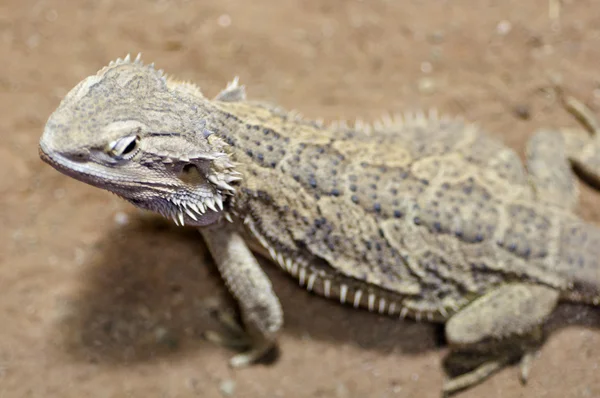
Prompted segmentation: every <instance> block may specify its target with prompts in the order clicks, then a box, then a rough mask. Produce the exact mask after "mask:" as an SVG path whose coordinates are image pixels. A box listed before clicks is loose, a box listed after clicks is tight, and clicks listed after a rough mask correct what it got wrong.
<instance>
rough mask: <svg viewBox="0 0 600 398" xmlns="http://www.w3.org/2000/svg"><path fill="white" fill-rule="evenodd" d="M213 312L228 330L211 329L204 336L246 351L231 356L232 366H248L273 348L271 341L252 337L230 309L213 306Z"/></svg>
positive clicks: (228, 346) (219, 343) (209, 339)
mask: <svg viewBox="0 0 600 398" xmlns="http://www.w3.org/2000/svg"><path fill="white" fill-rule="evenodd" d="M211 314H212V315H213V316H214V317H215V318H216V319H217V320H218V321H219V323H220V324H221V325H223V327H225V329H227V332H217V331H214V330H209V331H206V332H204V335H203V337H204V338H205V339H206V340H207V341H210V342H211V343H214V344H217V345H219V346H222V347H226V348H229V349H235V350H244V352H242V353H240V354H237V355H234V356H233V357H231V359H230V360H229V365H230V366H231V367H233V368H241V367H245V366H248V365H250V364H252V363H254V362H256V361H258V360H261V359H263V358H264V357H265V355H266V354H267V353H268V352H269V351H270V350H271V349H272V348H273V343H272V342H271V341H268V340H264V339H263V340H259V341H257V339H254V338H252V336H251V335H250V334H248V333H247V332H246V331H245V330H244V328H243V326H242V325H241V323H240V322H239V321H238V320H237V319H236V317H235V315H234V314H232V313H231V312H230V311H227V310H223V309H217V308H213V309H212V311H211Z"/></svg>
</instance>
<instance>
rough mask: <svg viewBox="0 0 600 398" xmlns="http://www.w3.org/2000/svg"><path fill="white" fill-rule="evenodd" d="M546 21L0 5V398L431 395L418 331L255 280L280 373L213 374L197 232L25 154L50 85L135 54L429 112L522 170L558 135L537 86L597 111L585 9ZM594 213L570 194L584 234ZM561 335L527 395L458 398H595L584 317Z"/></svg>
mask: <svg viewBox="0 0 600 398" xmlns="http://www.w3.org/2000/svg"><path fill="white" fill-rule="evenodd" d="M557 16H558V18H557V19H554V20H553V19H552V18H551V16H550V14H549V2H548V0H529V1H522V0H512V1H501V0H485V1H483V0H482V1H476V0H454V1H444V0H435V1H434V0H421V1H417V0H403V1H344V0H327V1H317V0H314V1H301V0H293V1H287V0H286V1H266V0H260V1H252V2H250V1H233V0H211V1H179V2H169V1H140V0H132V1H127V2H125V1H123V2H118V1H110V0H109V1H91V0H86V1H72V2H67V1H63V2H60V1H52V0H46V1H34V0H25V1H24V0H2V1H0V57H1V59H2V62H0V115H1V117H0V181H1V183H0V209H1V210H0V224H1V227H0V397H11V398H12V397H124V396H131V397H192V396H196V397H218V396H221V395H223V394H233V396H237V397H396V396H397V397H437V396H438V389H439V388H440V385H441V382H442V380H443V374H442V371H441V368H440V362H441V360H442V358H443V357H444V355H445V352H446V350H445V348H444V347H443V346H441V345H440V344H439V343H438V341H439V333H437V332H436V330H437V329H436V328H435V327H433V326H431V325H427V324H417V323H413V322H408V321H406V322H399V321H396V320H393V319H387V318H381V317H378V316H375V315H371V314H367V313H363V312H358V313H357V312H354V311H352V310H351V309H349V308H343V307H340V306H338V305H336V303H334V302H327V301H325V300H323V299H319V298H317V297H315V296H311V295H310V294H307V293H305V292H303V291H302V290H300V289H297V288H296V286H295V283H294V282H292V281H290V280H289V279H288V278H287V277H285V276H282V275H281V274H280V273H279V272H278V271H277V270H275V269H274V267H269V269H270V270H272V271H271V272H270V275H271V276H272V279H273V281H274V284H275V286H276V290H277V293H278V294H279V295H280V297H281V299H282V302H283V305H284V308H285V310H286V317H287V318H286V321H287V323H286V327H285V331H284V333H283V335H282V336H281V345H280V348H281V350H280V351H281V355H280V357H279V360H278V361H277V362H275V363H274V364H273V365H271V366H264V365H260V366H256V367H254V368H251V369H247V370H243V371H232V370H230V369H229V368H228V367H227V364H226V361H227V359H228V357H229V355H230V354H231V353H230V352H228V351H226V350H224V349H221V348H218V347H214V346H213V345H211V344H209V343H207V342H204V341H203V340H202V339H201V338H200V334H201V332H202V331H204V330H207V329H210V328H213V327H215V326H216V325H215V323H214V321H212V320H211V318H210V317H209V315H208V313H207V311H206V309H205V308H206V303H207V302H209V301H210V300H212V299H213V298H215V297H216V298H224V297H226V294H225V292H224V288H223V286H222V284H221V282H220V280H219V278H218V276H217V274H216V271H215V270H214V268H213V266H212V263H211V262H210V260H209V259H208V258H207V255H206V250H205V248H204V245H203V244H202V243H201V242H200V239H199V236H198V235H197V234H196V233H195V232H194V231H182V230H179V229H176V228H175V227H173V226H170V225H168V224H161V223H156V222H151V221H148V220H143V219H142V218H141V217H140V216H139V215H138V214H137V213H136V212H135V211H133V209H132V208H131V207H130V206H129V205H127V204H125V203H123V202H121V201H120V200H118V199H117V198H116V197H114V196H112V195H109V194H108V193H106V192H102V191H100V190H98V189H95V188H92V187H88V186H85V185H83V184H81V183H78V182H76V181H74V180H70V179H68V178H66V177H63V176H62V175H60V174H58V173H57V172H55V171H54V170H52V169H51V168H50V167H48V166H46V165H44V164H42V163H41V161H40V160H39V159H38V156H37V148H36V146H37V142H38V139H39V136H40V134H41V132H42V128H43V125H44V123H45V121H46V118H47V117H48V115H49V114H50V112H51V111H52V110H53V108H54V107H55V106H56V105H57V104H58V102H59V99H60V98H61V97H62V96H63V95H64V94H65V93H66V92H67V90H68V89H70V88H71V87H72V86H74V85H75V84H76V83H77V82H78V81H79V80H80V79H82V78H83V77H85V76H87V75H89V74H92V73H95V71H96V70H97V69H98V68H100V67H101V66H103V65H104V64H106V63H107V62H108V61H109V60H111V59H113V58H116V57H118V56H123V55H125V54H126V53H127V52H133V53H137V52H138V51H142V52H143V53H144V59H145V60H147V61H155V62H156V63H157V64H158V66H160V67H162V68H164V69H166V70H167V71H169V72H170V73H172V74H175V75H178V76H180V77H182V78H187V79H190V80H193V81H196V82H198V83H199V84H200V85H201V86H202V88H203V90H204V91H205V92H206V93H207V94H210V95H213V94H215V93H216V92H217V90H218V89H220V88H221V87H223V86H224V84H225V82H226V81H227V80H229V79H230V78H231V77H233V76H234V75H236V74H238V75H240V77H241V81H242V82H244V83H246V84H247V86H248V91H249V95H251V96H252V97H255V98H263V99H268V100H273V101H277V102H280V103H281V104H283V105H285V106H287V107H293V108H296V109H298V110H300V111H302V112H304V113H305V114H307V115H309V116H313V117H319V116H323V117H326V118H328V119H333V118H336V117H350V118H352V117H355V116H357V115H362V116H364V117H366V118H372V117H377V116H379V115H380V114H381V113H382V112H384V111H398V110H402V109H404V108H413V109H414V108H416V107H420V106H423V107H430V106H437V107H439V108H440V109H442V110H443V111H446V112H449V113H453V114H457V113H462V114H464V115H466V117H467V118H469V119H472V120H477V121H479V122H480V124H481V125H482V126H484V128H486V129H487V130H489V131H491V132H492V133H493V134H497V135H499V136H502V137H503V138H504V139H505V141H506V142H507V143H508V144H509V145H511V146H514V147H516V148H518V149H519V150H520V151H521V153H522V148H523V144H524V142H525V140H526V139H527V137H528V136H529V135H530V134H531V133H532V132H533V131H534V130H535V129H536V128H539V127H541V126H558V125H575V122H574V121H573V120H572V119H571V118H570V117H569V116H568V114H567V113H566V112H564V111H563V110H562V109H561V108H560V107H559V106H558V105H557V104H556V102H555V101H554V99H553V97H552V96H551V95H549V94H548V91H547V90H546V88H547V87H548V76H549V75H550V74H560V75H562V77H563V79H564V81H565V86H566V88H567V89H568V90H569V91H570V92H572V93H574V94H575V95H577V96H578V97H579V98H580V99H582V100H584V101H585V102H586V103H588V104H589V105H590V106H591V107H592V108H594V109H596V110H598V111H600V73H599V72H598V68H599V67H600V2H598V1H597V0H578V1H575V0H565V1H563V3H562V7H561V8H560V13H559V14H557V15H554V17H557ZM599 197H600V196H599V195H598V194H595V193H594V192H593V191H592V190H590V189H589V188H585V187H584V192H583V201H582V205H581V214H582V215H583V216H584V217H586V218H587V219H590V220H594V221H596V222H600V207H599V206H598V205H599V204H600V200H599ZM563 315H564V316H563ZM561 318H565V319H566V322H567V323H578V324H579V325H570V326H569V327H567V328H562V329H560V330H559V331H558V332H557V333H555V334H553V335H552V337H551V338H550V340H549V342H548V344H546V345H545V347H544V349H543V351H542V353H541V357H540V359H539V360H538V361H536V362H535V365H534V367H533V371H532V375H531V382H530V384H529V385H528V386H527V387H525V388H524V387H522V386H521V385H520V384H519V382H518V380H517V377H516V369H515V368H509V369H506V370H504V371H502V372H501V373H500V374H498V375H497V376H495V377H493V378H492V379H491V380H489V381H488V382H486V383H485V384H483V385H480V386H478V387H477V388H474V389H472V390H470V391H468V392H466V393H464V394H462V395H461V396H462V397H465V398H466V397H471V398H473V397H594V396H595V397H598V396H600V380H599V378H598V376H597V374H598V370H599V369H598V359H597V358H598V357H599V356H600V331H598V330H597V328H596V327H597V326H598V325H599V324H600V319H599V317H598V313H597V311H595V310H587V311H584V312H580V310H579V309H577V308H566V309H565V310H563V311H562V312H561ZM563 321H564V320H561V322H563ZM581 324H584V326H585V325H586V324H587V325H591V326H593V327H594V328H596V330H594V328H592V329H587V328H586V327H584V326H582V325H581ZM231 390H233V391H231Z"/></svg>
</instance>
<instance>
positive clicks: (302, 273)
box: [244, 219, 458, 321]
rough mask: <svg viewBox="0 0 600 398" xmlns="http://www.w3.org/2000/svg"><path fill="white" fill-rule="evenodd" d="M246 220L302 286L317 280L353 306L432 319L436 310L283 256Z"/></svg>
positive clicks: (327, 293)
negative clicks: (366, 288)
mask: <svg viewBox="0 0 600 398" xmlns="http://www.w3.org/2000/svg"><path fill="white" fill-rule="evenodd" d="M244 224H245V225H247V226H248V227H249V230H250V232H251V233H252V235H253V236H254V237H255V238H256V239H257V240H258V242H259V243H260V244H261V245H262V246H263V247H264V248H265V249H266V250H267V251H268V252H269V256H270V257H271V259H272V260H273V261H274V262H275V263H276V264H277V265H279V267H280V268H281V269H282V270H284V271H285V272H286V273H288V274H290V275H291V276H293V277H294V278H296V279H297V280H298V284H299V285H300V286H301V287H304V288H306V290H308V291H309V292H312V291H316V290H317V289H316V287H317V286H319V285H316V284H320V286H319V287H320V291H319V292H318V293H321V294H322V295H323V296H325V297H326V298H330V299H331V298H338V299H339V301H340V303H341V304H349V305H352V306H353V307H354V308H359V307H363V308H366V309H367V310H368V311H369V312H377V313H379V314H382V315H383V314H385V315H389V316H393V315H398V316H399V317H400V318H406V317H407V316H408V315H412V316H414V318H415V319H416V320H417V321H420V320H421V319H422V317H423V316H425V317H426V318H427V320H429V321H431V320H433V319H434V312H431V311H427V312H424V313H421V312H418V311H413V312H411V311H410V310H409V309H408V308H407V307H404V306H402V301H394V300H390V301H388V299H386V298H385V297H383V296H379V295H377V294H376V293H375V292H363V290H362V289H354V288H352V287H351V286H349V285H347V284H345V283H336V282H335V281H334V280H333V279H331V278H329V277H328V276H327V275H324V274H323V273H322V272H319V271H312V270H310V269H309V264H308V263H307V262H306V261H303V260H302V259H299V260H297V261H294V260H292V259H291V258H289V257H286V256H284V255H283V254H282V253H279V252H277V251H276V250H275V249H274V248H273V247H272V246H271V245H269V243H268V242H267V240H266V239H265V238H264V237H263V236H262V235H260V234H259V233H258V231H257V230H256V228H255V227H254V225H253V224H252V223H251V222H250V220H249V219H246V220H245V221H244ZM321 274H322V275H321ZM307 275H308V279H307ZM305 283H306V286H305ZM334 293H335V294H334ZM365 298H366V301H365ZM452 310H453V311H456V310H458V308H452ZM438 312H439V314H440V315H441V316H443V317H444V318H446V317H447V316H448V312H447V311H446V309H445V308H441V307H440V308H438Z"/></svg>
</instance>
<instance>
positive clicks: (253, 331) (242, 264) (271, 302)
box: [200, 223, 283, 367]
mask: <svg viewBox="0 0 600 398" xmlns="http://www.w3.org/2000/svg"><path fill="white" fill-rule="evenodd" d="M200 232H201V234H202V236H203V238H204V240H205V241H206V244H207V245H208V249H209V251H210V253H211V255H212V257H213V259H214V260H215V262H216V265H217V268H218V269H219V272H220V274H221V276H222V278H223V280H224V281H225V284H226V285H227V288H228V289H229V291H230V292H231V294H232V295H233V296H234V298H235V299H236V301H237V302H238V305H239V308H240V312H241V317H242V322H243V326H244V328H243V329H244V332H245V334H246V335H247V337H248V339H247V340H249V343H250V346H251V348H250V350H249V351H247V352H244V353H242V354H239V355H235V356H234V357H232V358H231V360H230V364H231V366H233V367H240V366H246V365H249V364H250V363H252V362H254V361H256V360H258V359H260V358H261V357H263V356H264V355H265V354H266V353H267V352H268V351H269V350H270V349H271V348H272V347H273V346H274V345H275V339H276V335H277V332H278V331H279V330H280V329H281V326H282V325H283V311H282V309H281V304H280V303H279V299H278V298H277V296H276V295H275V292H274V291H273V288H272V285H271V281H270V280H269V278H268V277H267V275H266V274H265V273H264V271H263V270H262V269H261V267H260V265H259V264H258V261H257V260H256V258H255V257H254V255H253V254H252V252H251V251H250V249H249V248H248V246H247V245H246V243H245V242H244V239H243V238H242V236H241V235H240V234H239V233H238V232H237V231H236V229H235V228H234V227H233V226H232V225H231V224H224V223H220V224H218V225H215V226H211V227H205V228H200ZM228 323H230V324H231V322H228ZM212 340H217V339H215V338H213V339H212ZM244 340H246V339H244ZM222 341H223V340H221V342H222Z"/></svg>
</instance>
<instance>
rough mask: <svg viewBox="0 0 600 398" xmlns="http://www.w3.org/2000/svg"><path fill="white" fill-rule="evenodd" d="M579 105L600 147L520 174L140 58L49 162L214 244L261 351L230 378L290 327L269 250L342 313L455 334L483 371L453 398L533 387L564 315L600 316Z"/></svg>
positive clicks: (403, 133)
mask: <svg viewBox="0 0 600 398" xmlns="http://www.w3.org/2000/svg"><path fill="white" fill-rule="evenodd" d="M567 103H569V104H570V105H571V108H573V109H574V110H575V111H577V113H578V114H579V115H580V116H581V115H582V116H583V119H584V121H585V122H586V123H587V127H588V130H590V131H591V132H592V133H595V134H596V135H595V136H591V135H589V134H584V133H582V132H581V131H577V130H565V129H554V130H550V129H547V130H541V131H539V132H537V133H536V134H535V135H533V137H532V139H531V140H530V141H529V143H528V146H527V151H526V157H527V159H526V166H524V165H523V164H522V162H521V160H520V159H519V157H518V155H517V154H516V153H515V152H514V151H513V150H511V149H510V148H507V147H505V146H504V145H503V144H501V143H500V142H499V141H497V140H496V139H494V138H492V137H491V136H489V135H487V134H485V133H484V132H483V131H482V130H481V129H480V128H478V127H476V126H475V125H474V124H470V123H467V122H465V121H462V120H461V119H458V118H452V117H445V116H440V115H438V114H437V112H435V111H430V112H427V113H426V112H414V113H406V114H405V115H403V116H395V117H384V118H383V119H382V120H381V121H378V122H375V123H374V124H373V125H372V126H371V125H367V124H364V123H357V125H355V126H349V125H346V124H344V123H338V124H335V125H329V126H326V125H324V124H323V123H322V122H320V121H313V120H307V119H305V118H303V117H301V116H299V115H298V114H297V113H294V112H288V111H286V110H284V109H282V108H280V107H277V106H274V105H271V104H267V103H262V102H258V101H253V100H248V99H247V98H246V94H245V89H244V87H243V86H240V85H239V84H238V81H237V79H235V80H234V81H233V82H231V83H229V84H228V85H227V87H226V88H225V89H224V90H223V91H221V92H220V93H219V94H218V95H217V96H216V97H214V98H213V99H209V98H207V97H205V96H204V95H203V94H202V92H201V91H200V89H199V88H198V87H197V86H196V85H194V84H192V83H188V82H182V81H178V80H176V79H173V78H171V77H168V76H167V75H166V74H165V73H164V72H163V71H162V70H157V69H155V68H154V65H153V64H151V65H147V64H144V63H143V62H142V61H141V59H140V57H139V55H138V57H137V58H136V59H134V60H132V59H131V58H130V57H129V56H127V57H125V58H124V59H117V60H116V61H113V62H111V63H110V64H109V65H108V66H106V67H104V68H102V69H101V70H100V71H99V72H97V74H95V75H92V76H90V77H87V78H86V79H84V80H83V81H81V82H80V83H79V84H78V85H77V86H76V87H74V88H73V89H72V90H71V91H70V92H69V93H68V94H67V95H66V97H65V98H64V99H63V100H62V102H61V103H60V106H58V108H57V109H56V110H55V111H54V112H53V113H52V115H51V116H50V117H49V119H48V122H47V124H46V126H45V129H44V132H43V135H42V137H41V140H40V144H39V151H40V155H41V158H42V159H43V160H44V161H46V162H47V163H49V164H50V165H51V166H52V167H54V168H55V169H57V170H58V171H60V172H62V173H64V174H66V175H68V176H70V177H73V178H75V179H77V180H80V181H82V182H84V183H87V184H91V185H93V186H96V187H99V188H102V189H105V190H108V191H111V192H113V193H115V194H117V195H118V196H120V197H122V198H124V199H125V200H127V201H129V202H131V203H132V204H133V205H135V206H137V207H138V208H142V209H147V210H150V211H153V212H157V213H160V214H162V215H164V216H165V217H168V218H171V219H172V220H173V221H174V222H175V223H176V224H178V225H187V226H192V227H197V228H198V229H199V230H200V232H201V234H202V237H203V239H204V241H205V242H206V244H207V246H208V248H209V251H210V253H211V255H212V257H213V258H214V261H215V263H216V265H217V268H218V270H219V272H220V274H221V276H222V277H223V279H224V281H225V284H226V285H227V287H228V289H229V291H230V292H231V294H232V295H233V297H234V298H235V299H236V300H237V302H238V303H239V311H240V315H241V320H242V324H243V325H242V327H243V331H244V333H245V336H246V337H247V338H248V341H250V342H251V345H250V347H249V348H248V350H247V351H245V352H243V353H241V354H238V355H236V356H234V357H233V358H232V359H231V364H232V365H233V366H238V367H239V366H245V365H248V364H251V363H253V362H255V361H256V360H258V359H260V358H262V357H263V356H264V354H265V353H266V352H267V351H268V350H269V349H271V348H272V347H273V346H274V344H276V341H277V335H278V333H279V332H280V330H281V329H282V325H283V310H282V308H281V305H280V303H279V301H278V298H277V296H276V295H275V293H274V291H273V288H272V285H271V282H270V281H269V279H268V278H267V276H266V274H265V273H264V271H263V270H262V269H261V267H260V266H259V263H258V262H257V260H256V257H255V254H258V255H262V256H266V257H267V258H270V259H271V260H273V262H274V263H276V264H277V265H278V266H279V267H280V268H281V269H282V270H283V271H285V272H286V273H288V274H289V275H290V276H291V277H293V278H295V279H296V280H297V282H298V284H299V285H300V286H302V287H304V288H305V289H306V290H308V291H312V292H315V293H316V294H318V295H321V296H324V297H327V298H330V299H335V300H338V301H339V302H340V303H342V304H347V305H350V306H353V307H355V308H364V309H367V310H369V311H373V312H377V313H380V314H387V315H389V316H393V317H400V318H404V317H410V318H413V319H417V320H427V321H431V322H437V323H444V324H445V336H446V339H447V341H448V343H449V344H450V346H451V347H452V349H453V352H456V353H458V354H460V353H461V352H463V353H465V352H466V353H470V354H469V357H470V358H471V359H473V358H476V359H477V361H475V362H476V363H474V364H471V365H470V367H469V368H468V369H467V370H466V371H465V372H464V373H463V374H461V375H458V376H456V377H454V378H450V379H449V380H448V381H447V382H446V384H445V385H444V386H443V391H444V392H445V393H453V392H455V391H458V390H461V389H463V388H467V387H469V386H471V385H474V384H476V383H479V382H481V381H482V380H484V379H486V378H487V377H488V376H490V375H491V374H492V373H494V372H495V371H497V370H498V369H501V368H502V367H504V366H505V365H507V364H508V363H509V362H511V361H513V360H515V359H521V362H522V364H524V365H523V367H522V372H521V374H522V379H523V380H526V377H527V369H528V368H529V367H528V366H527V364H528V363H529V360H528V359H529V358H530V357H531V354H532V353H533V352H534V351H535V349H536V348H537V347H539V346H540V345H541V340H542V339H543V336H541V335H540V327H541V325H543V323H544V321H545V320H546V319H547V318H548V316H549V314H550V313H551V312H552V311H553V310H554V308H555V306H556V305H557V303H558V302H559V301H560V300H565V301H573V302H580V303H586V304H591V305H598V303H599V298H600V295H599V293H600V291H599V282H600V278H599V276H600V275H599V269H600V268H599V266H600V264H599V261H600V260H599V259H600V229H598V227H596V226H594V225H591V224H589V223H586V222H585V221H583V220H581V219H580V218H578V217H577V216H576V215H575V214H574V212H573V207H574V206H575V204H576V202H577V197H578V190H577V185H576V179H575V176H574V174H573V173H572V170H571V166H572V165H576V166H577V167H578V169H579V170H581V171H583V172H584V173H585V174H587V175H588V176H592V177H593V178H595V179H596V180H598V176H599V175H600V155H599V154H600V151H599V150H598V148H599V146H598V135H597V134H598V131H599V128H598V125H597V123H596V122H595V119H594V118H593V116H592V115H591V114H590V111H589V110H588V109H587V108H585V107H584V106H583V105H582V104H581V103H579V102H577V101H575V100H574V99H568V100H567ZM213 337H214V336H213ZM461 363H462V364H464V362H461Z"/></svg>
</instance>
